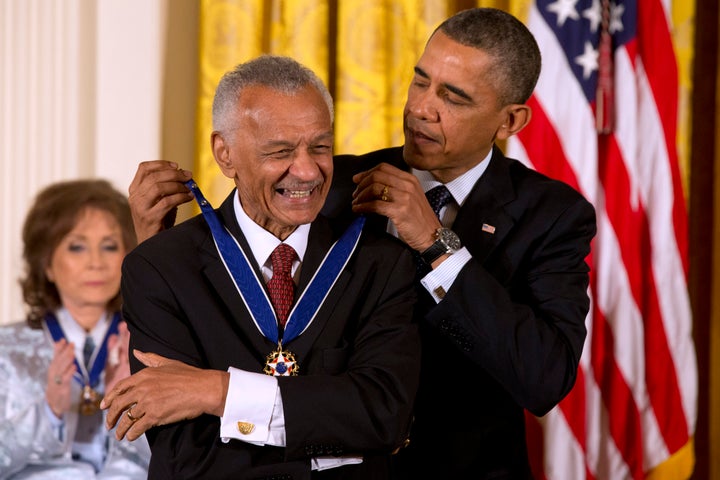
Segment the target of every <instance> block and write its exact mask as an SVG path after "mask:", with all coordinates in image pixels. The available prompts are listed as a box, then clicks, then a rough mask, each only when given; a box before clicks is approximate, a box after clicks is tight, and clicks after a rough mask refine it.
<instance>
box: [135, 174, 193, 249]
mask: <svg viewBox="0 0 720 480" xmlns="http://www.w3.org/2000/svg"><path fill="white" fill-rule="evenodd" d="M191 178H192V173H191V172H189V171H187V170H181V169H178V165H177V163H175V162H168V161H166V160H151V161H147V162H141V163H140V165H138V169H137V172H135V177H134V178H133V180H132V182H131V183H130V187H129V188H128V193H129V196H128V202H129V203H130V210H131V211H132V217H133V223H134V225H135V234H136V235H137V239H138V243H139V242H142V241H143V240H146V239H148V238H150V237H152V236H153V235H155V234H156V233H158V232H159V231H161V230H165V229H167V228H170V227H171V226H173V225H174V224H175V217H176V215H177V207H178V206H179V205H182V204H183V203H186V202H189V201H190V200H192V199H193V196H192V193H190V190H189V189H188V188H187V187H186V186H185V185H184V183H185V182H187V181H188V180H190V179H191Z"/></svg>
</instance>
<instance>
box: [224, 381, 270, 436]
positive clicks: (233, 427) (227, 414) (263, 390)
mask: <svg viewBox="0 0 720 480" xmlns="http://www.w3.org/2000/svg"><path fill="white" fill-rule="evenodd" d="M228 372H229V373H230V381H229V385H228V393H227V397H226V398H225V411H224V412H223V416H222V417H220V437H221V439H222V441H223V442H228V441H229V440H230V439H236V440H242V441H244V442H248V443H254V444H257V445H265V444H267V442H268V439H269V436H270V433H269V432H270V421H271V419H272V414H273V409H274V408H275V403H276V397H277V394H278V390H279V389H278V384H277V379H276V378H275V377H273V376H270V375H265V374H262V373H254V372H246V371H244V370H239V369H237V368H233V367H230V368H228Z"/></svg>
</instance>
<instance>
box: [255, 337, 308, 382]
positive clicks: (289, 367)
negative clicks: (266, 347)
mask: <svg viewBox="0 0 720 480" xmlns="http://www.w3.org/2000/svg"><path fill="white" fill-rule="evenodd" d="M299 369H300V365H299V364H298V362H297V361H296V360H295V355H293V354H292V352H288V351H287V350H283V349H282V344H278V348H277V350H275V351H274V352H271V353H270V355H268V356H267V359H266V363H265V369H264V370H263V371H264V372H265V373H267V374H268V375H274V376H276V377H294V376H296V375H297V374H298V370H299Z"/></svg>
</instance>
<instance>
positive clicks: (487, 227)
mask: <svg viewBox="0 0 720 480" xmlns="http://www.w3.org/2000/svg"><path fill="white" fill-rule="evenodd" d="M482 231H483V232H487V233H489V234H491V235H492V234H493V233H495V227H493V226H492V225H488V224H487V223H483V224H482Z"/></svg>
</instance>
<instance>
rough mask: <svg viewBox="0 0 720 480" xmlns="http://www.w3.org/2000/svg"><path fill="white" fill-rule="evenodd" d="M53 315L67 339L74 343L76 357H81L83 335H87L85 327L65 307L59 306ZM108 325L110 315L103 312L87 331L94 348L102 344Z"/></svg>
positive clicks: (83, 344)
mask: <svg viewBox="0 0 720 480" xmlns="http://www.w3.org/2000/svg"><path fill="white" fill-rule="evenodd" d="M55 316H56V317H57V320H58V323H59V324H60V327H62V330H63V333H64V334H65V338H66V339H67V341H68V342H72V343H74V344H75V355H76V356H77V358H80V359H82V358H83V347H84V346H85V337H86V335H87V333H86V332H85V329H84V328H83V327H81V326H80V324H79V323H77V322H76V321H75V319H73V317H72V315H70V312H69V311H68V310H67V309H66V308H65V307H61V308H59V309H58V310H57V312H55ZM109 327H110V316H108V315H107V313H104V314H103V316H102V317H101V318H100V320H98V322H97V323H96V324H95V327H93V329H92V330H90V332H89V333H90V335H91V336H92V338H93V341H94V342H95V348H98V347H99V346H100V345H102V342H103V340H104V339H105V334H106V333H107V330H108V328H109Z"/></svg>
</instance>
